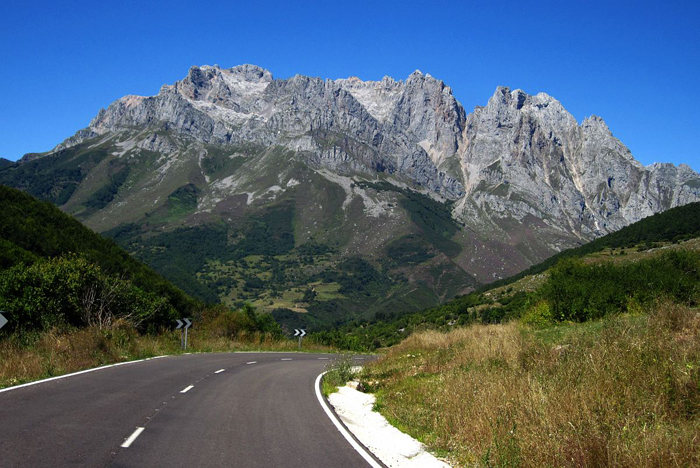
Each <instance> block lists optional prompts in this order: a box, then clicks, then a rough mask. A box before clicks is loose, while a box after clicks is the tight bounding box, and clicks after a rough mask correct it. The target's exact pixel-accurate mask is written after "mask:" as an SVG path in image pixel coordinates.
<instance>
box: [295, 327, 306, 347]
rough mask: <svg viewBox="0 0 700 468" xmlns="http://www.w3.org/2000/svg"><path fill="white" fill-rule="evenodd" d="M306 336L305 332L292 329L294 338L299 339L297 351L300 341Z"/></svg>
mask: <svg viewBox="0 0 700 468" xmlns="http://www.w3.org/2000/svg"><path fill="white" fill-rule="evenodd" d="M304 335H306V330H300V329H297V328H295V329H294V336H298V337H299V349H301V339H302V338H303V337H304Z"/></svg>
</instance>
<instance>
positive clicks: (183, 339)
mask: <svg viewBox="0 0 700 468" xmlns="http://www.w3.org/2000/svg"><path fill="white" fill-rule="evenodd" d="M182 320H184V322H183V321H182ZM182 320H178V319H176V320H175V321H176V322H177V327H175V330H180V348H182V349H187V329H188V328H190V327H191V326H192V322H190V319H188V318H184V319H182ZM183 325H184V326H185V328H184V330H185V333H184V334H183V333H182V330H183V328H182V326H183Z"/></svg>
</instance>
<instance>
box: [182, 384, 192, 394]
mask: <svg viewBox="0 0 700 468" xmlns="http://www.w3.org/2000/svg"><path fill="white" fill-rule="evenodd" d="M193 388H194V385H190V386H189V387H185V388H184V389H182V390H180V393H187V392H189V391H190V390H192V389H193Z"/></svg>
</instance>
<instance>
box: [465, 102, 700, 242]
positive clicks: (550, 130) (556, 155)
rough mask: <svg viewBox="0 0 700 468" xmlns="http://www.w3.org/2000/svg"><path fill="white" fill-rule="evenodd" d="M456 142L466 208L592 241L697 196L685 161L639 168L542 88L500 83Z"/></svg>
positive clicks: (601, 131) (596, 126)
mask: <svg viewBox="0 0 700 468" xmlns="http://www.w3.org/2000/svg"><path fill="white" fill-rule="evenodd" d="M462 141H463V142H464V145H463V146H462V147H461V148H460V154H459V157H460V161H461V165H462V170H463V174H464V184H465V187H466V195H465V197H464V198H463V199H462V204H461V206H463V207H464V212H463V213H466V214H470V213H473V209H471V208H472V207H473V206H474V205H475V206H477V207H478V208H480V209H483V210H486V211H488V212H490V213H493V214H495V215H497V216H498V215H504V216H512V217H514V218H516V219H520V220H522V219H523V218H524V217H525V216H526V215H527V214H531V215H533V216H536V217H538V218H540V219H542V220H545V222H547V223H548V224H550V225H552V226H560V227H562V228H563V229H564V230H566V231H569V232H571V233H573V234H575V235H577V236H580V237H581V238H582V239H591V238H592V237H595V236H599V235H602V234H607V233H609V232H612V231H615V230H618V229H620V228H622V227H624V226H626V225H628V224H631V223H633V222H635V221H638V220H640V219H641V218H644V217H646V216H649V215H652V214H654V213H658V212H660V211H664V210H667V209H669V208H671V207H674V206H678V205H682V204H685V203H689V202H691V201H696V200H697V199H698V196H699V191H698V188H697V183H695V182H693V181H697V180H698V174H697V173H695V172H694V171H692V170H691V169H690V168H689V167H688V166H684V165H681V166H680V167H675V166H673V165H671V164H654V165H652V166H650V167H646V168H645V167H643V166H642V165H641V164H640V163H639V162H637V161H636V160H635V159H634V158H633V157H632V154H631V153H630V151H629V150H628V149H627V148H626V147H625V146H624V145H623V144H622V143H621V142H620V141H619V140H617V139H616V138H615V137H614V136H613V135H612V133H611V132H610V129H608V127H607V125H606V124H605V122H603V120H602V119H601V118H600V117H596V116H592V117H589V118H587V119H586V120H584V121H583V123H582V124H581V125H578V124H577V122H576V120H575V119H574V118H573V117H572V116H571V114H569V113H568V112H567V111H566V110H565V109H564V108H563V106H562V105H561V103H559V102H558V101H557V100H556V99H554V98H552V97H550V96H548V95H546V94H544V93H540V94H537V95H536V96H530V95H527V94H525V93H524V92H523V91H521V90H515V91H510V90H509V89H508V88H498V89H497V90H496V93H495V94H494V95H493V97H491V99H490V100H489V102H488V105H487V106H486V107H483V108H477V109H476V110H475V111H474V113H473V114H470V115H469V117H468V118H467V124H466V129H465V131H464V133H463V140H462ZM469 205H472V207H470V206H469Z"/></svg>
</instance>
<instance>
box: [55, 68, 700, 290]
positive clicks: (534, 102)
mask: <svg viewBox="0 0 700 468" xmlns="http://www.w3.org/2000/svg"><path fill="white" fill-rule="evenodd" d="M110 141H111V142H112V143H111V144H114V145H116V148H117V149H116V151H113V152H112V154H113V155H115V156H117V157H119V158H129V157H131V158H134V157H136V156H135V155H137V154H139V153H138V152H139V151H142V152H150V153H149V154H151V153H155V154H157V155H158V157H157V158H156V159H155V160H154V162H153V163H152V166H151V172H150V177H151V178H150V179H143V180H141V181H138V182H136V181H134V182H133V183H132V185H133V186H134V187H135V188H138V189H139V192H138V193H137V192H133V193H129V192H128V191H127V190H123V189H120V190H121V191H120V195H119V197H117V198H116V199H115V200H114V202H112V204H110V205H108V206H107V207H105V208H104V209H103V210H102V211H100V212H99V213H90V214H89V216H87V217H86V218H85V219H86V222H87V223H88V224H89V225H92V226H93V227H96V228H98V229H100V230H105V229H109V228H112V227H114V223H117V222H125V221H126V222H131V221H134V220H135V219H136V218H134V216H141V215H143V211H142V212H138V210H134V209H133V206H135V205H136V204H138V205H139V206H143V207H146V208H144V211H145V209H147V208H148V207H147V205H150V206H151V208H148V209H155V208H157V204H158V203H164V200H165V199H166V198H167V196H168V193H169V192H171V191H174V190H176V189H177V188H178V187H180V186H182V185H184V184H185V183H191V184H194V185H196V186H197V187H198V192H197V193H198V198H197V207H196V209H195V210H194V211H195V212H194V213H192V214H191V215H190V216H191V219H203V217H205V215H206V214H207V213H209V214H212V213H219V214H220V213H223V212H225V211H226V209H229V208H226V207H227V206H228V207H230V206H231V204H232V203H234V202H233V201H232V200H234V198H233V197H235V196H239V197H241V196H242V197H244V204H245V205H251V204H252V205H255V203H262V202H269V201H274V200H275V199H276V197H278V196H280V194H282V193H284V192H286V191H289V190H292V189H294V188H295V187H297V186H298V185H299V184H303V183H307V184H311V183H312V179H313V177H322V178H323V179H324V180H326V181H327V182H330V183H332V184H335V185H336V186H337V187H339V188H338V190H341V192H343V193H345V197H346V198H345V200H344V201H342V215H343V216H345V218H344V219H345V220H346V222H347V223H348V226H351V224H350V221H352V224H354V225H356V226H357V224H358V223H357V221H356V220H354V219H351V218H352V216H354V214H352V213H355V211H353V210H354V208H353V207H354V206H355V204H359V205H358V206H361V210H360V212H361V213H362V216H364V218H366V220H367V222H366V223H365V224H364V225H363V229H372V230H373V232H376V233H377V234H376V245H374V244H372V243H371V242H369V243H367V241H363V233H362V232H355V233H353V234H352V235H348V236H347V237H348V238H347V239H345V240H344V241H343V242H345V243H344V244H343V245H344V246H345V248H346V249H347V250H346V252H347V253H352V252H353V251H361V253H363V254H367V253H368V251H367V250H364V251H362V249H363V248H364V249H368V250H369V251H370V252H373V251H379V250H381V249H382V248H384V246H385V245H386V244H387V243H388V242H390V241H391V240H392V239H395V238H396V237H397V236H400V235H405V234H408V233H410V229H408V228H407V227H406V225H407V223H408V221H407V219H408V218H407V215H406V214H405V213H403V214H401V213H398V211H400V210H399V208H400V207H399V206H397V204H396V203H393V202H392V199H391V197H390V196H388V195H387V193H386V192H382V191H380V190H376V187H375V189H370V188H366V187H365V188H363V187H362V186H361V185H362V183H368V182H372V181H374V182H377V181H381V182H383V183H388V184H392V185H393V186H396V187H399V188H402V189H412V190H415V191H418V192H420V193H423V194H425V195H427V196H429V197H432V198H433V199H434V200H437V201H438V202H440V203H445V204H447V205H448V206H449V207H450V210H451V215H452V218H453V220H454V221H455V222H457V223H459V224H460V225H461V226H462V228H461V230H460V232H459V233H458V234H456V235H455V236H453V240H454V241H455V242H457V243H458V244H460V245H461V248H462V250H461V253H460V254H459V255H457V256H455V257H454V258H453V259H452V261H453V262H454V263H455V264H456V265H458V266H459V267H460V268H461V269H462V270H464V271H465V272H468V273H469V274H470V275H473V276H474V277H476V278H477V279H479V280H480V281H482V282H483V281H489V280H492V279H494V278H498V277H502V276H505V275H507V274H511V273H514V272H517V271H519V270H521V269H522V268H525V267H527V266H528V265H530V264H532V263H535V262H537V261H540V260H542V259H544V258H546V257H547V256H549V255H551V254H552V253H555V252H557V251H559V250H561V249H563V248H566V247H570V246H573V245H576V244H580V243H582V242H586V241H589V240H592V239H593V238H595V237H597V236H600V235H603V234H606V233H609V232H612V231H615V230H617V229H620V228H621V227H623V226H626V225H628V224H630V223H633V222H635V221H638V220H640V219H641V218H644V217H646V216H649V215H651V214H654V213H658V212H661V211H664V210H666V209H669V208H671V207H674V206H678V205H682V204H686V203H689V202H693V201H698V200H700V176H699V175H698V174H697V173H696V172H694V171H693V170H692V169H690V168H689V167H688V166H684V165H681V166H678V167H677V166H674V165H672V164H654V165H651V166H648V167H644V166H642V165H641V164H640V163H639V162H638V161H636V160H635V159H634V157H633V156H632V154H631V153H630V151H629V150H628V149H627V147H625V145H624V144H622V143H621V142H620V141H619V140H617V139H616V138H615V137H614V136H613V134H612V133H611V131H610V129H609V128H608V127H607V125H606V124H605V122H603V120H602V119H601V118H599V117H596V116H592V117H590V118H587V119H586V120H584V121H583V122H582V123H580V124H579V123H578V122H577V121H576V119H574V117H573V116H572V115H571V114H570V113H568V112H567V111H566V109H565V108H564V107H563V106H562V104H561V103H560V102H559V101H557V100H556V99H554V98H552V97H551V96H548V95H547V94H544V93H539V94H536V95H529V94H527V93H525V92H523V91H522V90H519V89H516V90H510V89H509V88H505V87H499V88H498V89H497V90H496V92H495V93H494V95H493V96H492V97H491V98H490V99H489V100H488V103H487V105H486V106H484V107H477V108H476V109H475V110H474V112H472V113H469V114H467V112H465V110H464V108H463V107H462V105H461V104H460V103H459V102H458V101H457V100H456V99H455V97H454V96H453V94H452V90H451V89H450V87H449V86H447V85H446V84H445V83H443V82H442V81H440V80H438V79H435V78H433V77H431V76H430V75H427V74H423V73H421V72H419V71H416V72H414V73H412V74H411V75H410V76H409V77H408V78H407V79H406V80H405V81H397V80H394V79H392V78H389V77H385V78H384V79H382V80H381V81H362V80H360V79H359V78H355V77H351V78H347V79H337V80H330V79H325V80H324V79H320V78H313V77H306V76H299V75H297V76H294V77H292V78H289V79H281V80H280V79H274V78H273V76H272V74H271V73H270V72H269V71H267V70H265V69H262V68H260V67H257V66H254V65H241V66H237V67H233V68H230V69H222V68H219V67H218V66H213V67H212V66H202V67H192V68H191V69H190V70H189V73H188V74H187V76H186V77H185V78H184V79H182V80H181V81H178V82H176V83H175V84H173V85H164V86H163V87H162V88H161V90H160V92H159V93H158V94H157V95H156V96H149V97H143V96H125V97H123V98H121V99H119V100H117V101H115V102H114V103H112V104H111V105H110V106H109V107H108V108H107V109H106V110H101V111H100V112H99V114H98V115H97V116H96V117H95V118H94V119H93V121H92V122H91V123H90V125H89V126H88V127H87V128H85V129H83V130H80V131H79V132H77V133H76V134H75V135H74V136H73V137H71V138H69V139H67V140H66V141H64V142H63V143H62V144H61V145H59V146H58V147H57V148H56V149H55V150H54V152H57V151H60V150H64V149H67V148H71V147H75V146H76V145H81V144H87V143H88V142H89V143H90V144H91V145H99V144H105V143H106V142H110ZM251 146H254V147H257V148H268V149H270V148H276V149H277V150H276V152H272V151H270V150H268V151H266V152H261V153H258V157H255V158H251V157H249V156H250V155H249V154H247V153H245V150H244V148H249V147H251ZM281 149H284V150H285V151H286V153H284V154H283V155H281V153H280V152H279V150H281ZM217 152H221V153H222V154H224V153H225V154H226V155H227V156H226V157H227V158H228V159H227V160H226V162H225V163H223V162H222V163H221V164H220V165H221V167H222V168H223V169H220V170H219V169H216V170H213V169H211V168H210V169H207V167H209V166H207V158H209V157H212V155H213V154H215V153H217ZM273 153H274V154H273ZM237 158H238V159H237ZM231 161H239V162H240V161H243V163H242V164H238V163H235V164H234V163H232V162H231ZM299 164H301V165H302V166H303V167H306V168H308V169H309V170H310V171H311V172H312V173H313V174H314V175H313V177H312V176H309V177H308V178H306V179H304V180H302V179H303V178H302V179H300V176H299V175H298V174H299V172H298V171H297V172H295V171H296V169H294V168H296V167H298V165H299ZM217 167H219V166H217ZM233 167H235V168H236V169H235V170H233V169H228V170H227V169H226V168H233ZM295 174H296V175H295ZM314 180H315V179H314ZM127 185H128V184H127ZM161 187H166V188H167V190H165V189H161ZM80 194H81V192H80V189H78V190H77V191H76V195H75V196H79V195H80ZM236 200H237V199H236ZM71 203H72V202H70V201H69V202H68V203H67V208H68V209H69V211H70V208H71V206H76V207H77V206H78V203H77V202H75V203H73V205H71ZM319 205H323V201H322V200H320V201H319ZM127 208H129V209H131V211H129V213H130V214H127V211H128V209H127ZM76 210H77V208H76ZM308 210H309V211H308V213H307V214H308V215H309V216H313V210H311V208H308ZM133 213H136V214H135V215H133ZM197 216H199V218H197ZM130 217H131V218H130ZM300 224H303V223H300ZM307 227H308V226H307ZM298 229H301V228H298ZM304 229H306V228H304ZM350 229H352V228H350ZM307 231H308V233H311V234H309V236H312V235H313V229H312V227H308V229H307V230H306V231H303V232H302V231H299V232H298V234H299V235H300V236H301V237H303V236H305V235H307ZM301 240H302V239H298V242H301ZM370 244H371V245H370Z"/></svg>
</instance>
